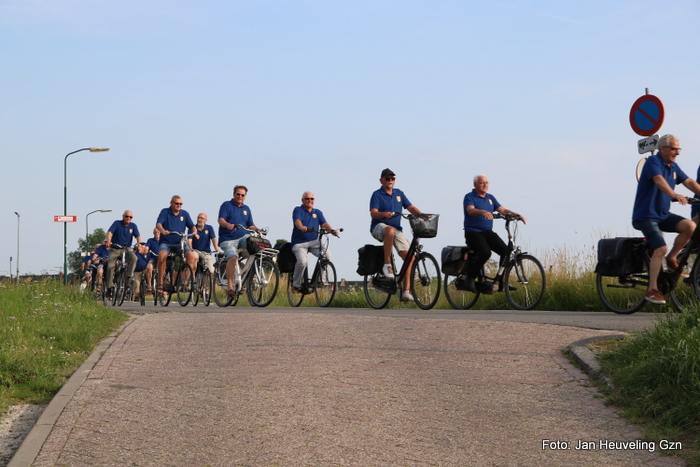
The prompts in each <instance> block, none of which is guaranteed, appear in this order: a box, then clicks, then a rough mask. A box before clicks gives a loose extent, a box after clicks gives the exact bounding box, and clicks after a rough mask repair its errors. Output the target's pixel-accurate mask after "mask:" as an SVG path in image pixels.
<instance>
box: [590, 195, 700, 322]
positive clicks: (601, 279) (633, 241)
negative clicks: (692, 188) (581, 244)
mask: <svg viewBox="0 0 700 467" xmlns="http://www.w3.org/2000/svg"><path fill="white" fill-rule="evenodd" d="M688 202H689V204H700V200H697V199H694V198H689V199H688ZM614 244H619V245H615V251H614V252H612V254H609V253H610V252H605V250H606V249H609V248H610V246H611V245H614ZM651 254H652V251H651V248H650V247H649V244H648V242H647V239H646V238H643V237H617V238H615V239H608V238H604V239H601V240H600V241H599V242H598V264H597V265H596V289H597V291H598V296H599V297H600V299H601V300H602V301H603V304H605V306H606V307H607V308H608V309H609V310H610V311H613V312H615V313H618V314H632V313H635V312H637V311H639V310H641V309H642V308H643V307H644V305H645V303H646V300H645V295H646V292H647V290H648V288H649V263H650V261H651ZM698 254H700V229H697V228H696V229H695V231H694V232H693V235H692V236H691V237H690V241H689V242H688V244H687V245H686V246H685V248H683V249H682V250H681V252H680V254H679V255H678V258H677V259H678V268H676V269H675V270H671V271H669V270H663V269H662V270H661V271H660V272H659V277H658V279H657V286H658V288H659V291H660V292H661V294H662V295H668V296H669V298H670V301H671V303H672V304H673V306H674V307H675V308H676V309H678V310H684V309H686V308H687V307H689V306H697V300H700V261H694V263H693V266H692V268H691V272H690V274H689V277H688V279H684V281H683V282H685V283H686V284H688V285H689V286H690V288H691V290H692V291H693V296H692V297H687V296H686V295H688V294H686V290H685V289H683V288H678V282H679V281H678V279H679V278H680V277H681V275H682V274H683V272H684V270H685V268H686V266H688V264H689V263H690V259H691V256H692V255H698Z"/></svg>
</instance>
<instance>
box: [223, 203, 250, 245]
mask: <svg viewBox="0 0 700 467" xmlns="http://www.w3.org/2000/svg"><path fill="white" fill-rule="evenodd" d="M219 219H223V220H225V221H226V222H228V223H229V224H240V225H244V226H246V227H251V226H253V225H255V223H254V222H253V214H252V213H251V212H250V208H249V207H248V206H247V205H246V204H242V205H240V206H236V203H234V202H233V200H230V201H225V202H224V203H223V204H222V205H221V207H220V208H219ZM247 233H248V232H246V231H245V230H241V229H234V230H230V229H225V228H223V227H221V226H219V242H225V241H228V240H236V239H238V238H241V237H242V236H244V235H246V234H247Z"/></svg>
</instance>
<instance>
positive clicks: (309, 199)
mask: <svg viewBox="0 0 700 467" xmlns="http://www.w3.org/2000/svg"><path fill="white" fill-rule="evenodd" d="M315 199H316V198H304V201H313V200H315Z"/></svg>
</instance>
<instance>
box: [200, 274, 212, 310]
mask: <svg viewBox="0 0 700 467" xmlns="http://www.w3.org/2000/svg"><path fill="white" fill-rule="evenodd" d="M201 279H202V281H201V282H200V283H199V293H200V294H201V296H202V302H204V306H209V304H210V303H211V273H210V272H209V270H205V271H203V272H202V276H201Z"/></svg>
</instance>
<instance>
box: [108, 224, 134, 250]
mask: <svg viewBox="0 0 700 467" xmlns="http://www.w3.org/2000/svg"><path fill="white" fill-rule="evenodd" d="M107 231H108V232H112V243H116V244H117V245H121V246H131V242H132V241H133V239H134V238H136V237H140V236H141V234H140V233H139V228H138V227H136V224H134V223H133V222H132V223H130V224H129V225H124V221H123V220H118V221H114V222H113V223H112V226H111V227H110V228H109V229H108V230H107Z"/></svg>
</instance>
